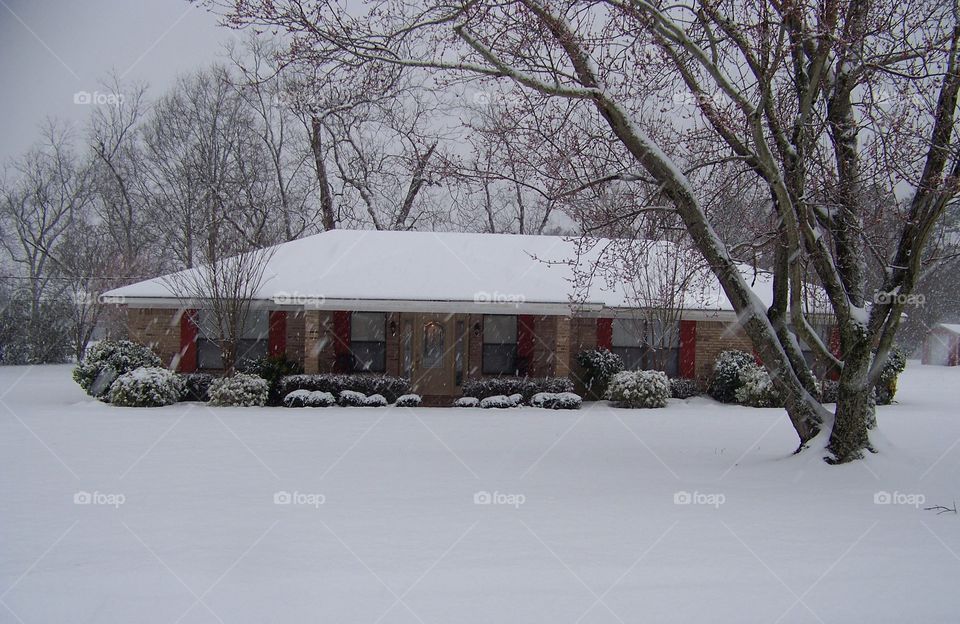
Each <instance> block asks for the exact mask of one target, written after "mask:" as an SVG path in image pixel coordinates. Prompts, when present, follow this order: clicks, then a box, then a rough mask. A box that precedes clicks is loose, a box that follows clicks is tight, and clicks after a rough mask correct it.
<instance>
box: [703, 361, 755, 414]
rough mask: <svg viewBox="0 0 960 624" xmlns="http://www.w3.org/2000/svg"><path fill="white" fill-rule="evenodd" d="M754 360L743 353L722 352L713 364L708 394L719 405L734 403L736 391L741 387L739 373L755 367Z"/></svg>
mask: <svg viewBox="0 0 960 624" xmlns="http://www.w3.org/2000/svg"><path fill="white" fill-rule="evenodd" d="M756 364H757V363H756V360H755V359H754V357H753V356H752V355H750V354H749V353H747V352H745V351H723V352H722V353H720V355H718V356H717V359H716V361H715V362H714V363H713V377H712V378H711V380H710V387H709V389H708V392H709V393H710V396H712V397H713V398H715V399H716V400H718V401H720V402H721V403H734V402H735V401H736V400H737V390H738V389H739V388H740V386H742V385H743V382H741V381H740V373H741V371H743V370H744V369H745V368H749V367H751V366H756Z"/></svg>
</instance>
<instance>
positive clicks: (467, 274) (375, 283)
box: [103, 230, 772, 314]
mask: <svg viewBox="0 0 960 624" xmlns="http://www.w3.org/2000/svg"><path fill="white" fill-rule="evenodd" d="M594 242H595V243H596V244H594V245H592V246H591V247H592V251H591V252H590V253H588V254H585V255H583V256H582V257H581V258H580V260H579V268H574V266H573V263H575V262H577V251H578V241H577V239H573V238H565V237H559V236H528V235H514V234H468V233H448V232H444V233H441V232H389V231H371V230H331V231H329V232H324V233H322V234H317V235H314V236H309V237H306V238H302V239H299V240H295V241H291V242H288V243H283V244H281V245H278V246H276V247H275V248H274V252H273V254H272V255H271V256H270V257H269V260H268V264H267V267H266V270H265V271H264V277H263V281H262V284H261V286H260V288H259V290H258V292H257V295H256V297H255V298H256V299H257V300H260V301H265V302H271V303H273V304H278V305H289V306H294V307H305V308H308V309H353V310H362V309H368V310H378V311H438V312H439V311H444V312H476V311H489V312H493V311H495V310H494V308H497V307H509V308H513V309H516V310H520V311H524V310H525V311H527V312H529V313H544V314H546V313H550V312H551V311H554V312H558V313H559V310H560V309H567V310H569V309H570V306H571V302H576V305H575V307H578V308H580V309H582V310H585V311H590V310H593V311H599V310H601V309H604V308H607V309H609V308H635V307H637V305H636V302H637V298H636V295H635V294H634V295H631V294H630V292H634V291H633V290H631V289H630V288H629V287H628V288H624V286H623V283H622V280H616V279H614V280H610V279H594V280H592V283H591V284H590V285H589V288H583V289H582V290H581V291H580V292H577V287H576V285H575V283H574V282H575V279H574V278H575V275H577V274H582V273H581V272H583V271H586V270H588V269H589V266H590V261H591V257H593V258H596V257H597V256H598V254H599V253H600V252H599V251H598V250H599V249H602V248H604V247H605V246H606V245H608V244H609V243H610V241H605V240H603V239H600V240H597V241H594ZM650 253H651V254H654V256H651V257H656V256H655V254H670V253H674V254H676V253H677V250H676V247H675V246H674V245H672V244H670V243H656V244H654V245H653V248H652V249H651V251H650ZM197 270H202V269H191V270H190V271H197ZM741 270H742V271H743V273H744V276H745V278H746V279H747V282H748V283H750V284H752V287H753V289H754V292H755V293H756V295H757V296H758V298H759V299H760V301H761V302H762V303H763V304H764V305H769V304H770V302H771V298H772V277H771V275H770V274H768V273H763V272H759V273H757V272H755V271H754V270H753V269H752V268H751V267H748V266H746V265H743V266H742V268H741ZM703 273H704V276H703V279H700V280H697V282H698V284H697V285H696V286H691V287H689V288H688V289H687V291H686V293H685V295H684V296H685V301H684V305H683V307H684V309H686V310H690V311H694V310H697V311H702V312H712V313H717V312H724V311H726V312H730V311H732V309H733V308H732V306H731V305H730V302H729V300H728V299H727V298H726V296H725V295H724V294H723V292H722V290H721V289H720V285H719V283H718V282H717V280H716V278H715V277H714V276H713V275H712V274H710V273H709V272H707V271H704V272H703ZM174 282H178V283H182V280H179V281H178V280H173V279H171V278H169V277H158V278H154V279H150V280H146V281H143V282H139V283H136V284H131V285H129V286H124V287H121V288H117V289H114V290H111V291H109V292H107V293H105V294H104V297H103V298H104V300H105V301H108V302H114V303H126V304H128V305H130V306H132V307H149V306H156V305H164V304H168V305H175V304H176V302H177V301H178V298H177V297H176V293H175V289H174V288H173V287H172V283H174ZM628 291H629V292H628ZM345 306H346V307H345Z"/></svg>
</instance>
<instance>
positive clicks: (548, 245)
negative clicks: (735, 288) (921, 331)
mask: <svg viewBox="0 0 960 624" xmlns="http://www.w3.org/2000/svg"><path fill="white" fill-rule="evenodd" d="M664 245H666V244H664ZM665 249H667V248H665ZM575 257H576V241H573V240H570V239H565V238H562V237H553V236H525V235H510V234H463V233H433V232H383V231H351V230H332V231H329V232H324V233H322V234H317V235H315V236H311V237H307V238H303V239H300V240H296V241H292V242H288V243H284V244H281V245H278V246H277V247H276V248H275V251H274V253H273V255H272V256H270V258H269V260H268V261H267V266H266V270H265V272H264V278H263V281H262V284H261V287H260V288H259V291H258V292H257V294H256V296H255V298H254V300H253V301H252V303H251V313H250V318H249V319H248V327H247V328H246V330H245V331H244V335H243V340H242V343H241V349H240V351H241V352H242V353H245V354H246V355H247V356H248V357H253V356H259V355H265V354H270V355H282V354H286V355H287V356H288V357H289V358H291V359H293V360H296V361H298V362H302V364H303V367H304V371H305V372H306V373H326V372H360V371H367V372H370V373H371V374H378V373H379V374H388V375H396V376H402V377H407V378H409V379H411V380H412V386H413V390H414V391H415V392H418V393H420V394H422V395H424V397H425V398H426V397H431V398H433V399H435V400H441V399H446V398H449V397H456V396H460V387H461V385H462V383H463V381H464V380H468V379H475V378H479V377H486V376H499V375H527V376H531V377H543V376H572V377H573V379H574V380H575V381H577V380H578V379H579V372H580V371H579V369H578V365H577V363H576V355H577V353H578V352H580V351H582V350H586V349H594V348H598V347H606V348H609V349H611V350H612V351H614V352H617V353H620V354H621V356H622V357H623V358H624V360H625V362H626V363H627V365H628V367H631V368H659V369H662V370H665V371H666V372H667V373H668V374H669V375H670V376H673V377H684V378H691V379H697V380H700V381H701V382H702V381H703V380H704V379H706V378H707V376H708V374H709V372H710V370H711V367H712V365H713V362H714V360H715V358H716V356H717V355H718V354H719V353H720V352H721V351H723V350H726V349H741V350H745V351H748V352H749V351H752V346H751V344H750V342H749V340H748V339H747V337H746V335H745V334H744V332H743V330H742V329H741V328H740V327H739V325H738V323H737V319H736V315H735V313H734V312H733V309H732V306H731V305H730V303H729V301H728V300H727V298H726V297H725V296H724V295H723V293H722V291H721V290H720V288H719V285H718V284H717V283H716V280H715V279H714V278H713V276H712V275H708V279H707V281H708V283H707V286H706V287H704V288H701V289H699V290H698V293H697V295H696V297H694V298H695V299H696V301H695V303H693V304H687V305H686V307H685V308H684V309H683V310H681V311H680V312H679V320H678V321H677V323H676V326H675V327H673V328H669V329H671V331H669V332H668V334H669V335H671V336H672V338H671V339H670V340H668V341H666V342H669V344H663V342H664V341H662V340H661V341H656V340H651V335H652V334H654V333H655V332H658V331H663V328H658V327H652V326H650V325H651V324H652V323H651V322H649V321H648V322H644V321H642V320H638V315H637V308H636V306H635V304H633V307H631V304H630V303H629V302H628V298H627V297H626V296H625V295H624V294H623V292H622V290H618V289H616V288H610V287H609V286H608V285H605V287H601V286H600V285H598V284H593V285H591V286H589V292H585V293H574V292H573V290H574V282H573V281H572V279H571V278H572V276H573V273H574V269H573V268H572V267H571V265H570V260H571V259H573V258H575ZM743 271H744V273H745V275H749V279H750V282H751V283H752V284H753V288H754V290H755V292H756V294H757V295H758V297H759V298H760V299H761V301H763V302H764V303H766V304H769V303H770V301H771V297H772V294H771V293H772V291H771V277H770V276H769V275H767V274H764V273H760V274H755V273H754V271H753V269H751V268H750V267H746V266H744V267H743ZM711 280H712V281H711ZM170 283H171V280H170V279H167V278H164V277H160V278H155V279H151V280H147V281H144V282H139V283H136V284H132V285H129V286H125V287H122V288H118V289H115V290H112V291H109V292H107V293H105V294H104V295H103V300H104V301H105V302H108V303H115V304H117V305H121V306H124V307H125V308H126V312H127V322H128V331H129V338H130V339H131V340H134V341H136V342H139V343H142V344H145V345H148V346H150V347H151V348H152V349H154V350H155V351H156V352H157V353H158V354H159V355H160V357H161V358H162V359H163V360H164V362H166V363H167V364H168V366H169V367H171V368H175V369H177V370H179V371H181V372H193V371H198V370H217V369H218V368H219V367H220V361H219V358H220V356H219V351H218V349H217V347H216V344H215V343H214V342H213V341H211V340H209V339H208V338H207V337H206V336H207V335H209V334H208V333H207V332H205V331H204V329H203V328H204V327H205V325H206V324H207V323H208V322H209V321H207V320H206V319H205V316H206V314H207V313H205V311H204V309H203V304H202V302H200V303H197V302H185V301H184V300H183V299H182V298H179V297H177V296H175V294H174V293H173V292H171V291H172V289H171V287H170ZM573 295H577V296H576V297H574V296H573ZM572 301H576V303H572ZM638 328H639V329H638ZM818 331H820V332H821V334H823V336H824V338H826V339H828V340H833V339H835V336H833V335H831V329H830V327H829V325H826V324H823V325H821V326H820V327H819V328H818ZM651 344H659V345H660V347H661V348H659V349H654V348H651V346H650V345H651ZM577 385H578V387H579V385H580V384H577Z"/></svg>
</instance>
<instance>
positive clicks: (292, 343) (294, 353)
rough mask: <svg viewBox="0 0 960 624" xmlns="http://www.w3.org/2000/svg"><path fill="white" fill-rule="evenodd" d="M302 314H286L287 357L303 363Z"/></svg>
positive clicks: (290, 312)
mask: <svg viewBox="0 0 960 624" xmlns="http://www.w3.org/2000/svg"><path fill="white" fill-rule="evenodd" d="M304 314H305V313H304V312H302V311H301V312H294V311H293V310H291V311H289V312H287V357H288V358H290V359H291V360H293V361H295V362H303V340H304V329H305V324H304Z"/></svg>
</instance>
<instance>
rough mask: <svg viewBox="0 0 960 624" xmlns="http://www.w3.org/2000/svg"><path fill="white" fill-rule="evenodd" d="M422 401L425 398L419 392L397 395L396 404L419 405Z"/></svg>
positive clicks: (403, 405)
mask: <svg viewBox="0 0 960 624" xmlns="http://www.w3.org/2000/svg"><path fill="white" fill-rule="evenodd" d="M422 401H423V399H421V398H420V395H419V394H404V395H403V396H399V397H397V400H396V402H395V403H394V405H395V406H397V407H419V406H420V403H421V402H422Z"/></svg>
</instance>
